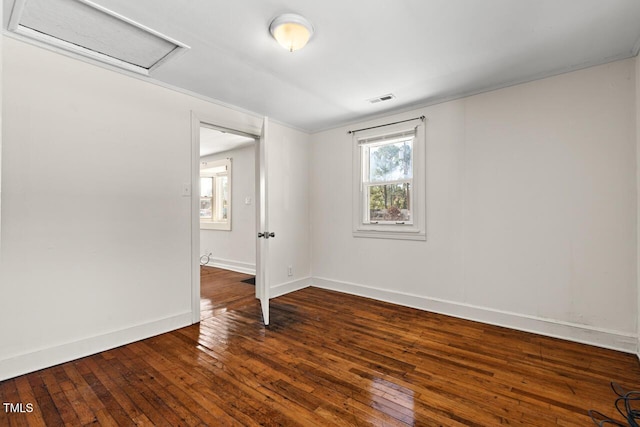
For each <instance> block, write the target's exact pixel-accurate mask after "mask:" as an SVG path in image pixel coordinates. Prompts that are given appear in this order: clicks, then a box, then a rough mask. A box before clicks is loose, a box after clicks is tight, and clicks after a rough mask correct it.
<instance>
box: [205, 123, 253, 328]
mask: <svg viewBox="0 0 640 427" xmlns="http://www.w3.org/2000/svg"><path fill="white" fill-rule="evenodd" d="M199 132H200V149H199V159H200V167H199V168H200V181H199V187H198V190H197V191H196V192H195V195H196V196H197V197H198V198H199V219H200V251H199V255H200V320H204V319H206V318H209V317H212V316H215V315H216V314H217V313H223V312H225V311H226V310H228V309H233V308H238V307H240V306H243V305H247V304H249V303H251V304H254V303H255V275H256V243H255V242H256V234H257V230H256V222H257V220H256V208H255V203H256V200H257V198H256V147H257V141H256V138H255V137H253V136H248V135H246V134H244V133H238V132H237V131H233V130H229V129H222V128H219V127H217V126H213V125H211V124H206V123H201V124H200V129H199Z"/></svg>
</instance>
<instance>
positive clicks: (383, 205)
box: [368, 182, 411, 222]
mask: <svg viewBox="0 0 640 427" xmlns="http://www.w3.org/2000/svg"><path fill="white" fill-rule="evenodd" d="M410 189H411V184H410V183H408V182H406V183H402V184H388V185H372V186H370V187H368V190H369V191H368V200H369V218H370V220H371V221H373V222H375V221H404V222H408V221H411V200H410V198H411V192H410Z"/></svg>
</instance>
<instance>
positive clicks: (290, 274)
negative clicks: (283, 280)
mask: <svg viewBox="0 0 640 427" xmlns="http://www.w3.org/2000/svg"><path fill="white" fill-rule="evenodd" d="M287 276H289V277H291V276H293V266H292V265H290V266H289V267H287Z"/></svg>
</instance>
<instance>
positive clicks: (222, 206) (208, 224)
mask: <svg viewBox="0 0 640 427" xmlns="http://www.w3.org/2000/svg"><path fill="white" fill-rule="evenodd" d="M230 178H231V159H223V160H217V161H209V162H202V163H201V164H200V228H205V229H212V230H231V180H230Z"/></svg>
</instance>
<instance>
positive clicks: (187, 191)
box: [180, 182, 191, 197]
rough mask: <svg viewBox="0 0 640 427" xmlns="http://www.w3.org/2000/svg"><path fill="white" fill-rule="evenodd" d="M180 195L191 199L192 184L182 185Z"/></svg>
mask: <svg viewBox="0 0 640 427" xmlns="http://www.w3.org/2000/svg"><path fill="white" fill-rule="evenodd" d="M180 193H181V194H182V197H191V184H190V183H188V182H185V183H184V184H182V189H181V190H180Z"/></svg>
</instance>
